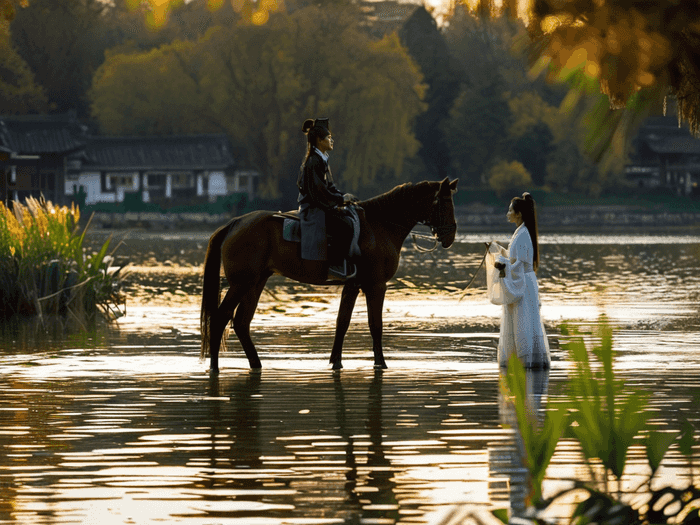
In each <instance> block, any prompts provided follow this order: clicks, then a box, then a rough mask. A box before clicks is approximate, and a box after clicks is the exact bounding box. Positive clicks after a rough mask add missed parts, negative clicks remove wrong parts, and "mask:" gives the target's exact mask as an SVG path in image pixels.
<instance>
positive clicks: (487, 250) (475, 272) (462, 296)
mask: <svg viewBox="0 0 700 525" xmlns="http://www.w3.org/2000/svg"><path fill="white" fill-rule="evenodd" d="M489 248H491V243H490V242H489V243H487V244H486V250H485V251H484V256H483V257H482V258H481V262H480V263H479V266H478V267H477V269H476V270H474V273H473V274H472V278H471V279H470V281H469V283H468V284H467V286H465V287H464V290H463V291H462V295H460V296H459V301H457V302H460V301H461V300H462V299H464V296H465V295H467V290H469V287H470V286H471V285H472V284H473V283H474V279H475V278H476V274H477V273H479V270H481V267H482V266H483V265H484V261H486V256H487V255H488V253H489Z"/></svg>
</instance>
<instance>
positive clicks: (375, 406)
mask: <svg viewBox="0 0 700 525" xmlns="http://www.w3.org/2000/svg"><path fill="white" fill-rule="evenodd" d="M100 235H101V234H99V233H98V234H95V236H94V242H95V243H98V242H100V241H101V240H103V238H101V237H100ZM208 236H209V234H208V233H206V234H205V233H187V234H177V235H175V234H152V233H143V232H141V233H138V232H132V233H131V234H130V235H129V236H128V237H126V238H125V241H124V242H125V244H124V245H123V246H121V247H120V248H119V250H118V252H117V254H118V255H120V256H121V257H122V259H128V260H130V261H131V263H132V268H131V274H130V276H129V278H128V281H127V282H126V283H125V290H126V292H127V295H128V297H129V299H128V301H127V305H126V313H127V315H126V316H125V317H123V318H122V319H120V320H119V321H118V323H116V324H114V325H112V326H111V327H100V328H98V329H96V330H95V331H93V332H89V333H82V334H77V335H76V334H64V333H63V332H61V330H60V328H54V330H53V331H52V332H51V333H49V334H47V333H46V330H45V329H43V328H41V327H39V328H37V327H36V326H34V327H32V326H26V325H25V326H22V327H18V328H17V327H15V328H12V327H7V326H6V327H4V329H3V332H2V337H1V339H0V449H1V450H2V453H1V454H0V523H32V524H33V523H37V524H38V523H47V524H48V523H99V524H109V523H186V524H199V523H201V524H218V523H222V524H223V523H226V524H228V523H231V524H246V525H248V524H252V525H256V524H265V525H267V524H271V525H282V524H307V523H308V524H326V523H329V524H330V523H333V524H335V523H338V524H399V523H400V524H409V523H430V522H431V520H433V519H434V518H435V516H436V515H437V513H438V512H439V511H440V510H441V509H443V508H444V507H445V506H449V505H454V504H459V503H465V502H466V503H470V504H478V505H483V506H484V507H486V508H493V507H509V506H511V505H512V506H513V507H515V508H516V509H517V508H518V506H519V505H520V504H521V502H522V491H523V486H524V485H523V481H524V471H523V469H522V467H521V464H520V459H519V455H518V451H517V448H516V447H515V442H514V439H513V431H512V430H511V429H510V428H508V425H511V424H513V422H514V420H513V414H512V410H511V409H510V408H509V406H508V405H507V404H506V403H505V402H504V400H503V397H502V394H501V390H500V386H499V381H500V378H499V371H498V369H497V367H496V365H495V360H496V342H497V338H498V325H499V312H500V310H499V308H498V307H496V306H493V305H491V304H489V303H488V301H487V300H486V298H485V297H484V289H483V285H484V279H483V270H482V271H481V272H482V273H480V274H478V275H477V278H476V279H475V281H474V285H473V287H472V288H471V289H469V290H468V291H467V292H466V293H465V292H464V291H463V288H464V286H466V284H467V282H469V280H470V279H471V275H472V273H473V272H474V271H475V270H476V269H477V267H478V266H479V263H480V261H481V257H482V255H483V249H484V245H483V242H484V241H489V240H491V239H492V238H496V239H499V240H502V241H507V239H508V237H509V234H508V232H507V231H505V230H504V231H503V232H496V233H494V234H483V235H481V234H480V235H469V236H460V237H458V240H457V242H456V243H455V244H454V245H453V247H452V248H451V249H450V250H448V251H442V250H438V251H436V252H433V253H429V254H425V253H420V252H418V251H416V250H415V249H414V248H413V247H412V246H411V245H410V244H407V245H406V247H405V249H404V253H403V258H402V262H401V266H400V268H399V272H398V274H397V277H396V279H395V280H394V281H392V283H391V286H390V290H389V294H388V297H387V301H386V304H385V337H384V343H385V355H386V358H387V362H388V365H389V367H390V368H389V369H388V370H385V371H383V372H382V371H375V370H374V369H373V367H372V358H371V338H370V337H369V333H368V330H367V328H366V310H365V308H364V305H363V300H362V298H361V299H360V300H358V306H357V309H356V313H355V316H354V318H353V323H352V325H351V328H350V332H349V334H348V338H347V340H346V344H345V348H344V366H345V369H344V370H342V371H340V372H334V371H332V370H330V369H329V365H328V363H327V360H328V357H329V351H330V347H331V345H332V337H333V324H334V316H335V313H336V311H337V304H338V299H339V291H338V290H337V289H334V288H324V287H321V288H319V287H316V288H314V287H309V286H305V285H300V284H297V283H292V282H290V281H285V280H283V279H281V278H273V279H271V280H270V285H269V288H270V290H269V292H267V293H265V294H264V295H263V298H262V301H261V304H260V307H259V310H258V313H257V315H256V318H255V319H254V321H253V331H254V334H253V338H254V340H255V342H256V344H257V346H258V350H259V353H260V356H261V360H262V362H263V366H264V368H263V370H262V371H261V372H252V371H250V370H248V367H247V361H246V360H245V358H244V356H243V355H242V353H241V352H240V351H239V347H238V346H237V342H236V341H235V338H234V336H233V335H232V337H231V347H232V352H231V353H229V354H226V355H224V356H223V357H222V362H221V364H222V367H223V368H222V371H221V374H220V375H219V376H218V377H210V375H209V373H208V371H207V368H208V365H207V363H206V362H202V361H201V360H200V359H199V329H198V322H199V305H198V294H199V279H200V277H199V274H200V271H201V264H202V259H203V254H204V251H205V248H206V243H207V239H208ZM699 255H700V237H694V236H688V235H684V236H675V237H674V236H642V235H627V236H625V235H614V236H613V235H610V236H596V237H593V236H590V237H585V236H571V235H543V238H542V263H541V270H540V272H539V280H540V287H541V292H542V313H543V317H544V319H545V324H546V326H547V331H548V334H549V338H550V344H551V347H552V355H553V368H552V370H551V371H550V372H548V373H545V374H539V375H532V376H531V378H530V379H531V381H532V390H533V396H535V398H536V399H537V401H538V404H539V406H541V408H542V409H545V408H546V406H547V404H548V403H551V402H552V401H555V400H556V399H557V398H559V397H561V396H562V395H563V392H564V391H565V389H566V378H567V374H568V369H569V366H570V363H569V360H568V356H567V354H566V351H565V350H564V348H563V344H564V343H565V342H566V338H565V337H564V336H561V335H560V334H561V332H560V327H561V325H562V324H563V323H568V324H578V325H582V326H584V327H585V326H587V325H590V324H592V323H595V321H596V320H597V319H598V317H599V316H600V315H601V314H605V315H606V316H607V317H608V318H609V319H610V321H611V322H612V323H613V324H614V326H615V347H616V349H617V350H618V352H619V357H618V359H617V361H616V368H617V370H618V373H619V374H620V375H621V377H623V378H625V379H626V380H627V382H628V385H630V387H635V388H641V389H644V390H646V391H648V392H649V393H650V395H651V404H652V406H653V408H654V409H655V410H657V414H656V415H655V421H658V422H659V423H662V424H665V425H668V426H669V427H670V428H674V426H675V425H677V423H676V421H677V420H678V418H679V416H681V415H685V416H687V417H689V418H690V419H691V420H693V421H694V422H695V423H696V424H700V422H699V421H698V418H699V416H698V414H699V411H698V406H697V396H698V395H699V393H700V337H698V330H697V327H698V325H699V324H700V315H699V313H698V303H699V301H698V299H699V298H698V294H699V293H700V292H699V291H698V287H697V286H696V283H697V280H698V279H700V263H699V262H698V261H699V260H700V259H699V257H698V256H699ZM696 456H698V457H697V459H700V452H699V453H697V454H696ZM642 460H643V451H642V449H641V448H633V450H632V453H631V460H630V465H631V468H630V470H629V472H628V477H627V483H628V485H629V487H630V488H628V489H627V490H631V487H632V485H633V483H634V482H635V481H636V480H637V479H638V478H639V475H640V473H642V470H641V469H642V465H643V461H642ZM585 475H586V472H585V469H584V466H583V463H582V461H581V459H580V456H579V455H578V452H577V451H576V449H575V447H574V446H573V444H572V443H569V442H562V443H560V446H559V448H558V449H557V454H555V457H554V460H553V463H552V466H551V467H550V469H549V471H548V477H547V480H546V482H545V491H548V492H549V493H551V492H553V491H554V490H556V489H557V488H561V487H563V486H566V483H567V481H566V480H567V479H568V478H570V477H580V476H585ZM663 476H664V480H665V481H666V482H668V483H683V482H684V481H685V482H687V480H688V476H689V472H688V469H687V466H686V465H685V463H684V461H683V460H682V458H681V457H679V454H678V452H677V451H676V450H675V449H672V450H671V453H670V455H669V457H668V458H667V459H666V460H665V462H664V466H663ZM695 479H696V483H698V481H699V480H698V473H697V472H696V478H695ZM565 512H566V509H565V506H562V507H561V508H560V509H558V510H557V511H555V512H554V514H555V515H559V514H564V513H565Z"/></svg>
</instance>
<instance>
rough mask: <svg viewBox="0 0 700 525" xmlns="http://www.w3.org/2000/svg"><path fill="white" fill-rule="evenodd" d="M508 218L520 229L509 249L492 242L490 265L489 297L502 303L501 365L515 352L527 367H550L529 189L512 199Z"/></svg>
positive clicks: (535, 228) (499, 355)
mask: <svg viewBox="0 0 700 525" xmlns="http://www.w3.org/2000/svg"><path fill="white" fill-rule="evenodd" d="M506 217H507V218H508V221H509V222H512V223H515V224H516V226H517V228H516V229H515V232H514V233H513V237H511V239H510V244H509V245H508V248H507V249H506V248H503V247H501V246H498V244H497V243H495V242H492V243H491V248H490V257H489V260H490V265H489V266H490V267H487V271H489V272H490V274H489V277H490V278H489V298H490V299H491V301H492V302H494V303H496V304H502V305H503V313H502V316H501V333H500V337H499V340H498V364H499V366H500V367H502V368H505V367H507V366H508V360H509V359H510V356H511V354H513V353H514V352H515V353H516V355H517V356H518V358H519V359H520V361H521V362H522V363H523V365H524V366H525V367H526V368H549V366H550V362H551V359H550V355H549V344H548V342H547V335H546V334H545V331H544V325H543V324H542V318H541V317H540V296H539V288H538V286H537V276H536V274H535V272H536V271H537V267H538V265H539V260H540V258H539V248H538V245H537V210H536V208H535V200H534V199H533V198H532V195H530V194H529V193H527V192H526V193H523V196H522V197H515V198H513V200H511V203H510V207H509V208H508V214H507V215H506ZM491 265H495V266H496V267H495V268H494V267H493V266H491ZM498 266H501V267H503V266H504V268H503V270H501V271H500V272H499V270H498V269H497V268H498ZM499 275H504V276H503V277H499Z"/></svg>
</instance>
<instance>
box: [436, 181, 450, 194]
mask: <svg viewBox="0 0 700 525" xmlns="http://www.w3.org/2000/svg"><path fill="white" fill-rule="evenodd" d="M451 189H452V188H451V187H450V179H449V177H445V178H444V179H442V180H441V181H440V190H439V193H441V194H442V195H447V194H448V193H450V190H451Z"/></svg>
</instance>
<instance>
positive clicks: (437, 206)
mask: <svg viewBox="0 0 700 525" xmlns="http://www.w3.org/2000/svg"><path fill="white" fill-rule="evenodd" d="M458 181H459V179H455V180H453V181H452V182H450V180H449V179H448V178H447V177H445V178H444V179H443V180H442V181H441V182H440V187H439V189H438V190H437V191H436V192H435V199H434V200H433V204H432V206H431V208H430V215H429V219H428V220H427V221H426V224H427V225H428V226H430V229H431V230H432V232H433V235H435V236H436V237H437V240H438V242H440V244H442V247H443V248H449V247H450V246H452V243H453V242H454V241H455V234H456V233H457V222H456V221H455V206H454V202H453V201H452V195H453V194H454V193H455V192H456V191H457V182H458Z"/></svg>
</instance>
